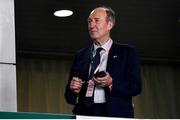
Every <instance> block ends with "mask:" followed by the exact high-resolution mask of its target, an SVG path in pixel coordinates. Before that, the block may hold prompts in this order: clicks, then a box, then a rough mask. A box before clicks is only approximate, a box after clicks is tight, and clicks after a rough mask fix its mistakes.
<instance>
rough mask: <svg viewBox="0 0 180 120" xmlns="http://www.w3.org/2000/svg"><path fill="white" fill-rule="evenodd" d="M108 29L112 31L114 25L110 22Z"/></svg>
mask: <svg viewBox="0 0 180 120" xmlns="http://www.w3.org/2000/svg"><path fill="white" fill-rule="evenodd" d="M107 28H108V30H111V29H112V28H113V23H112V22H110V21H109V22H108V26H107Z"/></svg>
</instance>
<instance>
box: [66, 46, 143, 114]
mask: <svg viewBox="0 0 180 120" xmlns="http://www.w3.org/2000/svg"><path fill="white" fill-rule="evenodd" d="M90 56H91V47H88V48H84V49H81V50H80V51H79V52H78V53H77V54H76V55H75V58H74V62H73V64H72V67H71V72H70V77H69V81H68V84H67V86H66V91H65V98H66V101H67V102H68V103H70V104H73V105H75V108H74V110H73V113H74V114H78V115H83V113H84V111H86V110H85V109H84V105H83V100H84V96H85V92H86V84H85V85H83V87H82V89H81V92H80V94H79V96H77V95H76V94H74V93H73V92H72V91H71V90H70V81H71V79H72V77H73V76H77V77H79V78H81V79H82V80H85V81H87V80H88V71H89V63H90ZM106 71H107V72H108V73H109V74H110V76H111V77H112V79H113V83H112V90H111V91H110V90H109V88H108V87H105V88H104V89H105V96H106V104H107V116H110V117H134V109H133V105H132V97H133V96H136V95H138V94H139V93H140V92H141V74H140V64H139V61H138V59H137V56H136V53H135V49H134V48H133V47H131V46H129V45H124V44H123V45H122V44H116V43H113V44H112V46H111V49H110V51H109V55H108V61H107V68H106ZM77 97H79V99H78V103H77V101H76V100H77Z"/></svg>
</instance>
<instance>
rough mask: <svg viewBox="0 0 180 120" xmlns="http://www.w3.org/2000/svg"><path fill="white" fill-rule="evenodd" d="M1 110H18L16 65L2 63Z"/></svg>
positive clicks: (0, 67) (0, 69) (0, 79)
mask: <svg viewBox="0 0 180 120" xmlns="http://www.w3.org/2000/svg"><path fill="white" fill-rule="evenodd" d="M0 111H17V95H16V66H15V65H8V64H0Z"/></svg>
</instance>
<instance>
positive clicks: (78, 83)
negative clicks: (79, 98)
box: [70, 77, 83, 93]
mask: <svg viewBox="0 0 180 120" xmlns="http://www.w3.org/2000/svg"><path fill="white" fill-rule="evenodd" d="M82 84H83V81H82V80H81V79H79V78H78V77H73V78H72V80H71V84H70V89H71V90H72V91H73V92H74V93H79V92H80V90H81V87H82Z"/></svg>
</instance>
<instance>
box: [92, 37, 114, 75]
mask: <svg viewBox="0 0 180 120" xmlns="http://www.w3.org/2000/svg"><path fill="white" fill-rule="evenodd" d="M111 46H112V40H110V43H109V44H108V49H107V50H106V51H105V53H103V54H102V56H101V60H100V63H99V65H98V66H97V67H96V69H95V71H94V74H95V73H96V72H97V71H98V70H99V68H100V66H101V63H102V61H104V60H105V58H107V56H108V53H109V50H110V48H111Z"/></svg>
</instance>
